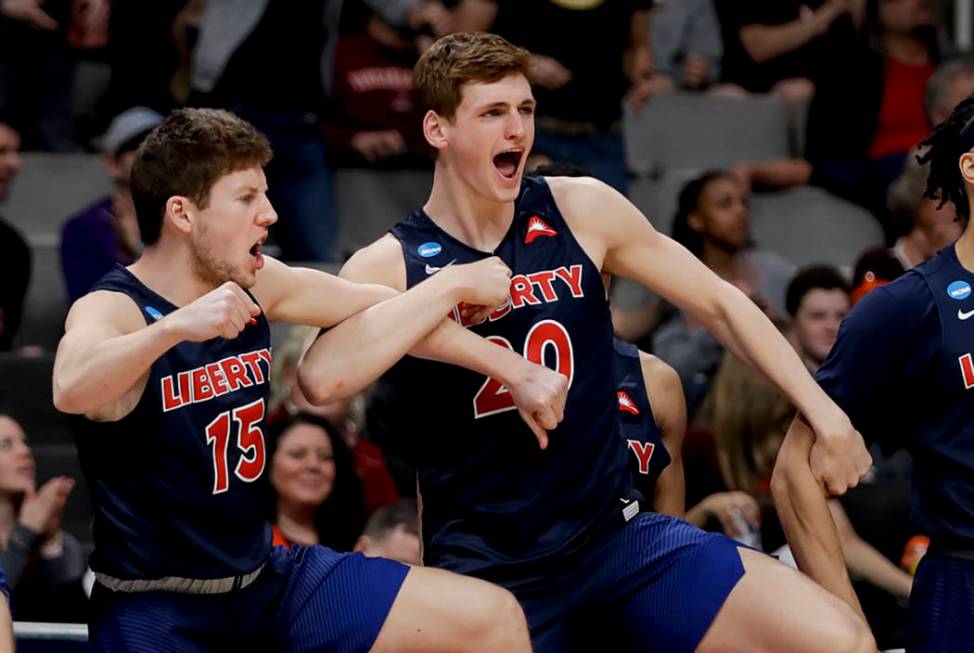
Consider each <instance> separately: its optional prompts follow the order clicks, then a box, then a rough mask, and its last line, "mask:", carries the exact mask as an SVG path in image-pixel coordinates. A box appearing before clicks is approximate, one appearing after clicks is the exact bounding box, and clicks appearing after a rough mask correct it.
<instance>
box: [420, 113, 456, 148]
mask: <svg viewBox="0 0 974 653" xmlns="http://www.w3.org/2000/svg"><path fill="white" fill-rule="evenodd" d="M449 131H450V122H449V121H448V120H447V119H446V118H444V117H443V116H441V115H440V114H438V113H436V112H435V111H433V110H430V111H427V112H426V115H425V116H423V136H425V137H426V142H427V143H429V144H430V145H432V146H433V147H434V148H436V149H437V150H442V149H443V148H445V147H446V146H447V142H448V140H449V139H448V136H449Z"/></svg>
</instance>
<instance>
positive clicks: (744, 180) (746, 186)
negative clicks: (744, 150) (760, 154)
mask: <svg viewBox="0 0 974 653" xmlns="http://www.w3.org/2000/svg"><path fill="white" fill-rule="evenodd" d="M730 173H731V176H732V177H733V178H734V179H735V180H736V181H737V183H738V184H739V185H740V187H741V190H742V191H744V195H745V196H749V195H750V194H751V189H752V186H753V182H752V179H751V177H752V175H753V173H752V166H751V164H750V163H747V162H744V161H742V162H740V163H735V164H734V165H733V166H731V169H730Z"/></svg>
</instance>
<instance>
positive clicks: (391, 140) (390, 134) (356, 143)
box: [351, 129, 406, 162]
mask: <svg viewBox="0 0 974 653" xmlns="http://www.w3.org/2000/svg"><path fill="white" fill-rule="evenodd" d="M351 145H352V149H354V150H355V151H356V152H358V153H359V154H361V155H362V156H363V157H365V160H366V161H369V162H375V161H379V160H381V159H387V158H389V157H390V156H395V155H396V154H402V153H403V152H405V151H406V141H405V140H404V139H403V137H402V134H400V133H399V132H398V131H396V130H395V129H386V130H383V131H368V132H359V133H357V134H355V136H352V143H351Z"/></svg>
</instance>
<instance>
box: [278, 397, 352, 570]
mask: <svg viewBox="0 0 974 653" xmlns="http://www.w3.org/2000/svg"><path fill="white" fill-rule="evenodd" d="M267 433H268V436H269V437H268V440H267V444H268V452H267V453H268V460H269V461H270V481H271V486H272V487H273V490H274V504H273V510H274V512H273V515H272V517H271V519H272V523H273V531H274V544H275V545H282V546H287V545H291V544H300V545H302V546H311V545H314V544H323V545H325V546H327V547H330V548H332V549H334V550H336V551H351V550H352V547H353V546H354V545H355V541H356V539H357V538H358V536H359V534H360V533H361V532H362V526H363V525H364V524H365V508H364V506H363V505H362V485H361V483H360V482H359V479H358V476H356V474H355V468H354V466H353V463H352V456H351V454H350V453H349V451H348V448H347V447H346V446H345V443H344V442H342V439H341V438H340V437H336V436H335V434H334V432H333V431H332V429H331V427H330V426H329V425H328V423H327V422H326V421H325V420H323V419H321V418H320V417H315V416H313V415H303V414H301V415H296V416H294V417H289V418H287V419H285V420H281V421H278V422H275V423H274V424H272V425H271V426H269V427H268V428H267Z"/></svg>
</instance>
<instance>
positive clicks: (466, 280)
mask: <svg viewBox="0 0 974 653" xmlns="http://www.w3.org/2000/svg"><path fill="white" fill-rule="evenodd" d="M442 274H446V275H448V278H449V279H450V280H451V281H452V282H453V283H455V284H456V287H457V290H458V291H459V293H460V296H459V301H458V303H465V304H468V305H470V306H468V307H466V308H468V309H469V308H470V307H483V308H484V309H485V310H487V311H488V312H490V311H492V310H493V309H495V308H497V307H498V306H501V305H503V304H504V303H506V302H507V300H508V299H509V298H510V295H511V268H509V267H507V265H505V264H504V262H503V261H502V260H500V259H499V258H497V257H496V256H491V257H490V258H485V259H483V260H480V261H477V262H476V263H467V264H464V265H450V266H448V267H446V268H444V269H443V270H441V271H440V272H439V273H438V275H437V276H439V275H442ZM477 310H479V309H478V308H474V309H473V312H477Z"/></svg>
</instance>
